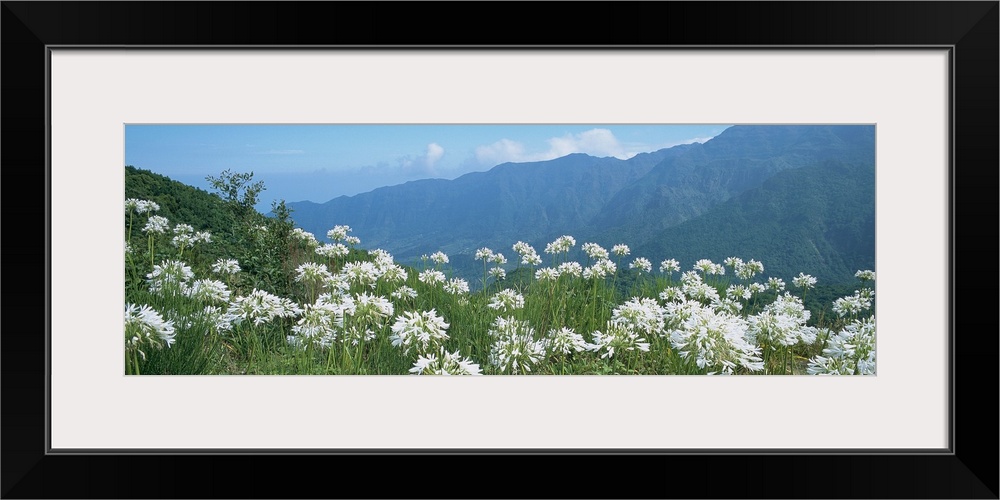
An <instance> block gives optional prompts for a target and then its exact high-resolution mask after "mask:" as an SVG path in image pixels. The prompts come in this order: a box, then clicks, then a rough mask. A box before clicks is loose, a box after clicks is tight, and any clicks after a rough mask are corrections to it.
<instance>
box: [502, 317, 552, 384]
mask: <svg viewBox="0 0 1000 500" xmlns="http://www.w3.org/2000/svg"><path fill="white" fill-rule="evenodd" d="M489 335H490V336H491V337H493V338H494V339H495V340H494V342H493V346H492V347H491V348H490V356H489V361H490V364H492V365H493V366H495V367H497V369H498V370H499V371H500V372H501V373H503V372H510V373H512V374H515V375H516V374H518V373H526V372H530V371H531V368H532V367H533V366H534V365H536V364H538V362H539V361H541V360H542V359H544V358H545V351H546V349H545V344H546V343H545V341H542V340H535V330H534V328H532V327H531V325H529V324H528V322H527V321H521V320H516V319H511V318H504V317H499V318H497V319H496V320H495V321H494V322H493V327H492V328H490V330H489Z"/></svg>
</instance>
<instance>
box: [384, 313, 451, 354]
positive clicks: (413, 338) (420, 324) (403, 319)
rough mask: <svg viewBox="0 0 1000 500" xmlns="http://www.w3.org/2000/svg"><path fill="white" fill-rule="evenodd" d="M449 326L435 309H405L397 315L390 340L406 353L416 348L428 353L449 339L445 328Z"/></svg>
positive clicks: (420, 351) (418, 351) (418, 350)
mask: <svg viewBox="0 0 1000 500" xmlns="http://www.w3.org/2000/svg"><path fill="white" fill-rule="evenodd" d="M449 326H450V325H449V324H448V323H446V322H445V321H444V318H443V317H441V316H438V314H437V312H436V311H435V310H434V309H431V310H430V311H404V312H403V314H401V315H399V316H396V323H395V324H393V325H392V334H391V335H390V336H389V340H390V341H391V342H392V345H394V346H397V347H402V349H403V352H404V353H407V354H408V353H409V352H410V350H411V349H415V350H416V351H417V353H427V352H431V351H432V350H437V349H438V348H439V347H440V346H441V344H442V343H443V342H444V341H445V340H447V339H448V333H447V332H445V330H447V329H448V327H449Z"/></svg>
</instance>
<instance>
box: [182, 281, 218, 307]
mask: <svg viewBox="0 0 1000 500" xmlns="http://www.w3.org/2000/svg"><path fill="white" fill-rule="evenodd" d="M185 292H186V293H185V295H187V296H188V297H191V298H193V299H195V300H200V301H202V302H223V303H225V302H229V288H228V287H226V284H225V283H223V282H221V281H216V280H209V279H203V280H197V281H195V282H194V283H192V284H191V286H190V287H189V288H188V289H187V290H185Z"/></svg>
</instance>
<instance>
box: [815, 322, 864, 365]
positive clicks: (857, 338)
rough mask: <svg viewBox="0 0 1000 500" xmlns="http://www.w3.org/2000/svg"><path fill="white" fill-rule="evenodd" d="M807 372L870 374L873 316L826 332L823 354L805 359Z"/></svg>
mask: <svg viewBox="0 0 1000 500" xmlns="http://www.w3.org/2000/svg"><path fill="white" fill-rule="evenodd" d="M806 373H809V374H810V375H874V374H875V318H874V317H869V318H865V319H860V320H855V321H853V322H851V323H849V324H847V325H846V326H845V327H844V329H843V330H841V331H840V332H838V333H836V334H832V335H830V337H829V338H828V339H827V347H826V348H825V349H823V355H820V356H816V357H814V358H812V359H811V360H810V361H809V366H808V367H807V368H806Z"/></svg>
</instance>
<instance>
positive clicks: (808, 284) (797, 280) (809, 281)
mask: <svg viewBox="0 0 1000 500" xmlns="http://www.w3.org/2000/svg"><path fill="white" fill-rule="evenodd" d="M792 284H793V285H795V286H796V287H798V288H806V289H809V288H813V287H815V286H816V278H813V277H812V276H810V275H808V274H804V273H799V275H798V276H796V277H794V278H792Z"/></svg>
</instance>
